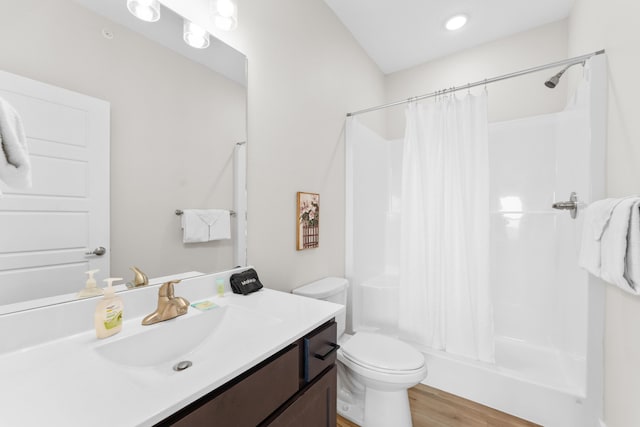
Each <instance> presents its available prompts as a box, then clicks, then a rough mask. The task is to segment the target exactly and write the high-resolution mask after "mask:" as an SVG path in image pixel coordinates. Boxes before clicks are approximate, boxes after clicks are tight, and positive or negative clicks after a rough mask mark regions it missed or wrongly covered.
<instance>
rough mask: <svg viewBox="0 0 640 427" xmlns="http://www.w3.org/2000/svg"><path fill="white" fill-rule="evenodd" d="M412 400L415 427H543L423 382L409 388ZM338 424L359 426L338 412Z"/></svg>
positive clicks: (352, 426) (347, 426) (348, 426)
mask: <svg viewBox="0 0 640 427" xmlns="http://www.w3.org/2000/svg"><path fill="white" fill-rule="evenodd" d="M409 404H410V405H411V419H412V420H413V427H540V426H538V425H537V424H533V423H530V422H529V421H525V420H522V419H520V418H516V417H514V416H512V415H509V414H505V413H504V412H500V411H496V410H495V409H491V408H488V407H486V406H483V405H480V404H479V403H475V402H472V401H470V400H467V399H463V398H461V397H458V396H454V395H453V394H449V393H446V392H444V391H441V390H438V389H435V388H431V387H428V386H426V385H423V384H418V385H417V386H415V387H413V388H411V389H409ZM337 427H358V426H357V425H356V424H354V423H352V422H350V421H348V420H345V419H344V418H342V417H340V416H338V424H337ZM389 427H393V426H389Z"/></svg>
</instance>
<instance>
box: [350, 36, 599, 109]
mask: <svg viewBox="0 0 640 427" xmlns="http://www.w3.org/2000/svg"><path fill="white" fill-rule="evenodd" d="M603 53H604V49H602V50H598V51H596V52H592V53H587V54H586V55H581V56H576V57H574V58H569V59H564V60H562V61H557V62H552V63H550V64H546V65H539V66H537V67H533V68H527V69H526V70H521V71H516V72H514V73H510V74H504V75H502V76H498V77H493V78H490V79H484V80H480V81H477V82H475V83H467V84H466V85H462V86H453V87H451V88H449V89H444V90H439V91H436V92H431V93H428V94H426V95H420V96H414V97H411V98H407V99H403V100H402V101H396V102H391V103H389V104H384V105H378V106H377V107H371V108H365V109H364V110H358V111H354V112H353V113H347V117H351V116H355V115H357V114H362V113H368V112H370V111H376V110H381V109H383V108H388V107H394V106H396V105H402V104H406V103H408V102H412V101H420V100H421V99H427V98H433V97H434V96H438V95H444V94H447V93H451V92H456V91H459V90H462V89H470V88H472V87H476V86H482V85H487V84H489V83H495V82H499V81H500V80H506V79H510V78H513V77H519V76H523V75H525V74H530V73H535V72H536V71H542V70H546V69H548V68H555V67H560V66H563V65H567V66H570V65H574V64H578V63H580V62H584V61H586V60H587V59H589V58H591V57H592V56H596V55H601V54H603Z"/></svg>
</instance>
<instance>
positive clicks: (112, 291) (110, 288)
mask: <svg viewBox="0 0 640 427" xmlns="http://www.w3.org/2000/svg"><path fill="white" fill-rule="evenodd" d="M118 280H122V277H109V278H108V279H104V281H105V282H107V287H106V288H104V297H105V298H112V297H114V296H115V295H116V291H115V289H113V282H116V281H118Z"/></svg>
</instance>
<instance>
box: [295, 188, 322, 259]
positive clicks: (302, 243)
mask: <svg viewBox="0 0 640 427" xmlns="http://www.w3.org/2000/svg"><path fill="white" fill-rule="evenodd" d="M297 208H298V210H297V212H296V217H297V219H298V220H297V222H298V227H297V230H298V231H297V233H296V236H297V239H296V240H297V244H296V249H297V250H302V249H310V248H317V247H318V244H319V241H320V195H319V194H316V193H303V192H298V203H297Z"/></svg>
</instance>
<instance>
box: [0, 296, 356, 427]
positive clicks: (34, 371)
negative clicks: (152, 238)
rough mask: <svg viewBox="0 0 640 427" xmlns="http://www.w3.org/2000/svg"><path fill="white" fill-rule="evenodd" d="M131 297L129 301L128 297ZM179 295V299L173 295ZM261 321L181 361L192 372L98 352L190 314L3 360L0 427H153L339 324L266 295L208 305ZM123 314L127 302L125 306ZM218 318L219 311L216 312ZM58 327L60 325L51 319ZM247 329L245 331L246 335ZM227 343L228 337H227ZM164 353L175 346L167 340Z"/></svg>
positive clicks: (322, 306) (294, 299)
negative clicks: (320, 330) (121, 360)
mask: <svg viewBox="0 0 640 427" xmlns="http://www.w3.org/2000/svg"><path fill="white" fill-rule="evenodd" d="M124 295H126V293H125V294H124ZM176 295H180V292H179V289H178V287H176ZM208 299H209V300H211V301H213V302H214V303H216V304H217V305H219V306H220V307H224V306H225V305H228V306H233V307H237V308H239V311H238V313H242V310H243V309H246V310H248V311H247V313H248V312H252V313H259V314H260V315H263V316H264V318H265V319H270V320H269V321H267V322H260V323H261V324H258V325H256V327H255V330H252V331H246V330H245V331H244V332H241V333H238V334H237V336H238V339H237V340H236V339H234V340H232V341H233V342H232V344H230V345H229V344H225V345H220V346H217V345H216V342H215V340H210V341H211V342H209V343H208V344H207V345H206V346H201V347H200V348H199V349H198V350H194V351H192V352H191V353H189V354H187V355H186V356H187V357H180V358H179V360H176V361H175V362H178V361H180V360H183V359H185V358H186V359H189V360H192V361H193V366H192V367H190V368H189V369H186V370H184V371H181V372H175V371H173V370H171V366H172V365H173V363H175V362H173V361H172V362H171V363H169V364H168V365H166V366H165V365H157V366H155V367H152V368H150V367H131V366H123V365H119V364H117V363H114V362H112V361H110V360H107V359H105V358H104V357H103V356H101V355H100V354H99V353H98V352H97V351H96V348H98V347H100V346H102V345H106V344H108V342H109V340H118V339H122V338H126V337H128V336H131V335H135V334H137V333H139V332H140V331H143V329H142V328H162V327H163V326H166V324H167V323H168V322H174V321H176V322H177V321H180V319H187V318H188V316H199V315H203V314H206V313H207V312H200V311H198V310H195V309H194V308H190V310H189V313H188V314H187V315H185V316H182V317H179V318H177V319H173V320H169V321H167V322H162V323H158V324H156V325H152V326H141V325H140V322H141V320H142V316H140V317H136V318H133V319H127V320H126V321H125V322H124V325H123V331H122V332H121V333H119V334H117V335H115V336H113V337H110V338H107V339H104V340H98V339H97V338H96V337H95V332H94V331H93V330H90V331H86V332H82V333H79V334H75V335H72V336H66V337H62V338H58V339H55V340H53V341H48V342H45V343H42V344H38V345H35V346H29V347H26V348H20V349H15V350H13V351H10V352H6V353H2V354H0V402H1V404H0V407H1V409H0V425H2V426H12V427H20V426H44V425H47V426H65V427H67V426H82V427H86V426H92V427H97V426H108V427H113V426H119V427H123V426H151V425H154V424H155V423H157V422H159V421H161V420H163V419H164V418H166V417H167V416H169V415H171V414H173V413H175V412H176V411H177V410H179V409H181V408H183V407H184V406H186V405H187V404H189V403H191V402H193V401H195V400H196V399H198V398H199V397H201V396H204V395H205V394H207V393H208V392H210V391H212V390H215V389H216V388H218V387H219V386H221V385H223V384H225V383H226V382H228V381H229V380H231V379H232V378H234V377H236V376H237V375H239V374H241V373H242V372H244V371H246V370H247V369H249V368H251V367H252V366H254V365H256V364H257V363H259V362H261V361H263V360H265V359H267V358H268V357H269V356H271V355H273V354H275V353H277V352H278V351H279V350H281V349H283V348H285V347H286V346H287V345H289V344H290V343H291V342H293V341H295V340H297V339H298V338H300V337H302V336H304V335H305V334H307V333H308V332H310V331H312V330H313V329H315V328H316V327H318V326H319V325H321V324H323V323H324V322H326V321H328V320H329V319H331V318H333V317H335V316H336V314H337V313H338V312H340V311H341V310H343V309H344V308H343V307H342V306H340V305H337V304H332V303H327V302H323V301H318V300H313V299H309V298H304V297H300V296H296V295H292V294H289V293H283V292H278V291H273V290H269V289H262V290H261V291H259V292H257V293H254V294H251V295H248V296H241V295H235V294H232V293H226V294H225V296H224V297H217V296H212V297H210V298H208ZM125 310H126V300H125ZM214 310H216V309H214ZM51 321H55V319H51ZM245 329H246V328H245ZM227 337H228V336H227ZM166 345H167V346H171V345H172V340H171V337H170V334H168V336H167V344H166Z"/></svg>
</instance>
